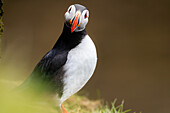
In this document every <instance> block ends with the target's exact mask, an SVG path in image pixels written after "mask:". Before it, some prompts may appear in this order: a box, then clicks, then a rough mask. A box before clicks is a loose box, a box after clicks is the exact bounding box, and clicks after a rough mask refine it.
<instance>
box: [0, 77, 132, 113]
mask: <svg viewBox="0 0 170 113" xmlns="http://www.w3.org/2000/svg"><path fill="white" fill-rule="evenodd" d="M19 84H20V82H13V81H9V80H2V79H1V80H0V91H1V93H0V113H23V112H24V113H57V111H58V113H59V112H60V109H59V108H57V107H56V106H55V104H54V103H53V104H52V102H51V101H34V100H37V99H36V97H32V96H30V97H29V98H28V96H26V94H24V95H18V94H17V95H15V94H14V93H13V92H11V90H12V89H13V88H14V87H16V86H17V85H19ZM34 102H36V103H34ZM37 102H38V103H37ZM115 103H116V99H115V101H114V102H113V103H112V107H111V108H110V107H109V106H108V105H104V104H103V102H102V101H101V100H89V99H88V98H87V97H84V96H78V95H73V96H72V97H71V98H69V99H68V100H67V101H66V102H64V104H63V105H64V106H65V108H66V109H67V110H68V111H69V113H128V112H129V111H130V110H125V111H124V110H123V103H124V102H122V103H121V104H120V105H119V106H115Z"/></svg>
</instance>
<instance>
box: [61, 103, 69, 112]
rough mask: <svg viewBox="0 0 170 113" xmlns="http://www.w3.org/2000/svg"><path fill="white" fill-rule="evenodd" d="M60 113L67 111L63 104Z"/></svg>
mask: <svg viewBox="0 0 170 113" xmlns="http://www.w3.org/2000/svg"><path fill="white" fill-rule="evenodd" d="M61 113H69V112H67V110H66V109H65V108H64V106H63V105H62V104H61Z"/></svg>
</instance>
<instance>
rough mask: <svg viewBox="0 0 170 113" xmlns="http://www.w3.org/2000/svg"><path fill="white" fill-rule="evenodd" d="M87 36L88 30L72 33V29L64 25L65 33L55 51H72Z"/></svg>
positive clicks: (57, 43) (55, 46)
mask: <svg viewBox="0 0 170 113" xmlns="http://www.w3.org/2000/svg"><path fill="white" fill-rule="evenodd" d="M86 35H87V33H86V30H85V29H84V30H83V31H79V32H73V33H71V28H70V27H68V26H67V25H66V23H65V24H64V28H63V32H62V34H61V35H60V37H59V39H58V41H57V42H56V44H55V45H54V47H53V49H61V48H62V49H69V50H70V49H72V48H74V47H76V46H77V45H78V44H79V43H81V40H82V39H83V38H84V37H85V36H86Z"/></svg>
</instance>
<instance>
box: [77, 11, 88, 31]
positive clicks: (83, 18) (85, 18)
mask: <svg viewBox="0 0 170 113" xmlns="http://www.w3.org/2000/svg"><path fill="white" fill-rule="evenodd" d="M88 18H89V11H88V10H84V11H83V12H82V13H81V16H80V23H81V24H80V26H79V28H80V29H85V27H86V25H87V23H88Z"/></svg>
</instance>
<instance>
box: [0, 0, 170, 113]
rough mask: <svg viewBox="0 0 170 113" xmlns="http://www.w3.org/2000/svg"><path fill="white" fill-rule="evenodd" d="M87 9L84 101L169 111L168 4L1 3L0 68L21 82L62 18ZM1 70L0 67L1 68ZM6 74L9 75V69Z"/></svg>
mask: <svg viewBox="0 0 170 113" xmlns="http://www.w3.org/2000/svg"><path fill="white" fill-rule="evenodd" d="M75 3H79V4H82V5H85V6H86V7H87V8H88V9H89V10H90V19H89V23H88V25H87V33H88V34H89V35H90V37H91V38H92V39H93V41H94V42H95V44H96V46H97V50H98V65H97V69H96V71H95V74H94V76H93V77H92V79H91V80H90V81H89V82H88V84H87V85H86V86H85V88H84V89H83V90H84V91H85V92H88V94H89V97H90V98H97V91H100V95H101V98H103V99H105V100H107V101H109V102H111V101H113V100H114V99H115V98H117V99H118V100H119V101H121V100H122V99H124V100H125V108H131V109H133V111H136V112H140V111H142V112H143V113H169V112H170V1H169V0H104V1H99V0H88V1H87V0H72V1H71V0H4V11H5V13H4V27H5V30H4V35H3V48H2V50H3V51H2V52H3V65H4V66H5V67H6V69H7V70H8V74H6V75H11V76H9V77H8V78H11V79H14V80H21V81H23V80H24V79H25V78H26V77H27V76H29V74H30V73H31V72H32V70H33V69H34V67H35V65H36V64H37V63H38V62H39V60H40V59H41V58H42V56H43V55H44V54H45V53H46V52H47V51H48V50H50V49H51V48H52V47H53V45H54V44H55V42H56V40H57V38H58V37H59V35H60V34H61V32H62V29H63V25H64V13H65V12H66V11H67V8H68V7H69V6H70V5H71V4H75ZM1 69H2V68H1ZM11 69H12V70H11Z"/></svg>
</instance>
